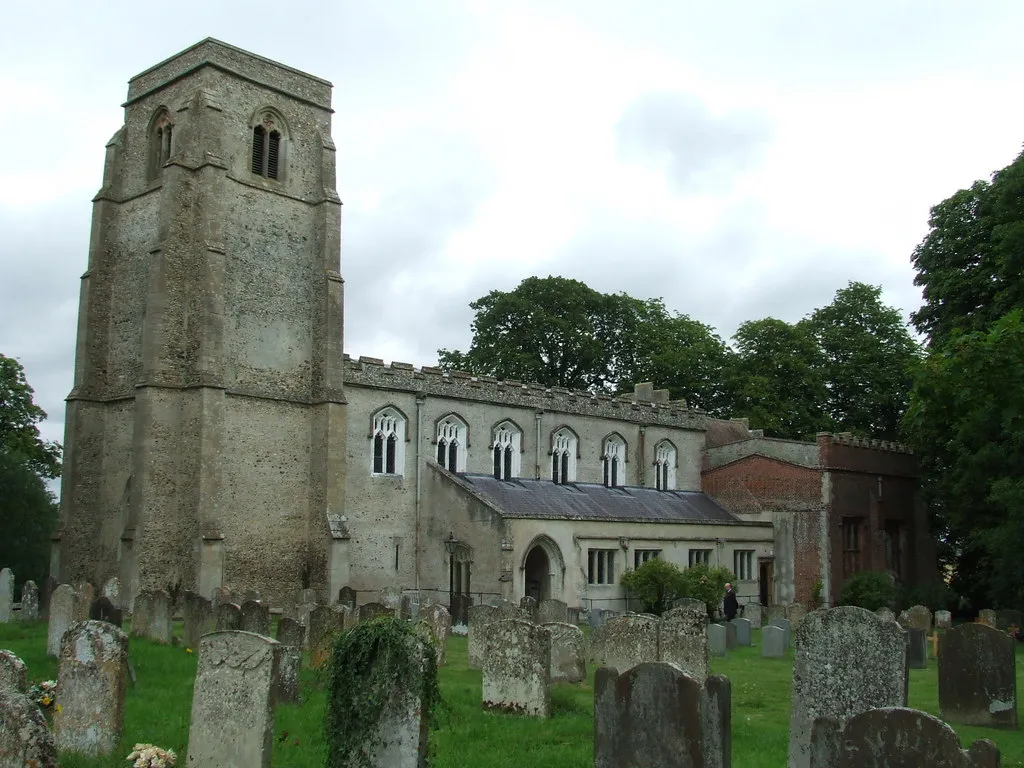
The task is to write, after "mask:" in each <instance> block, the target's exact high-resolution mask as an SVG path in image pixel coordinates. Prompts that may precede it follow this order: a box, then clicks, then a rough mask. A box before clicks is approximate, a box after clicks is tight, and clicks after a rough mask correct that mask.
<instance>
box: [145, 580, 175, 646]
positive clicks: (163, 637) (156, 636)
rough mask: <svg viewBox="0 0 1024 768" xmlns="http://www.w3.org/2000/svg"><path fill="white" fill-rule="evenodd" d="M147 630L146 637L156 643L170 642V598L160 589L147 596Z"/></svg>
mask: <svg viewBox="0 0 1024 768" xmlns="http://www.w3.org/2000/svg"><path fill="white" fill-rule="evenodd" d="M149 600H150V603H149V629H148V631H147V632H146V637H148V638H149V639H150V640H152V641H154V642H157V643H164V644H168V643H170V642H171V637H172V635H171V598H170V597H169V596H168V595H167V593H166V592H164V591H163V590H162V589H158V590H156V591H155V592H152V593H150V596H149Z"/></svg>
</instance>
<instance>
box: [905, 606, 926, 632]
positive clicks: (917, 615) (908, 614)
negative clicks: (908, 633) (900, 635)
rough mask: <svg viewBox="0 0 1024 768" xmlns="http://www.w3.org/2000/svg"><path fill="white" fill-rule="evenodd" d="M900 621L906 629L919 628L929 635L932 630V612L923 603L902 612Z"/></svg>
mask: <svg viewBox="0 0 1024 768" xmlns="http://www.w3.org/2000/svg"><path fill="white" fill-rule="evenodd" d="M899 623H900V626H901V627H903V628H904V629H911V628H913V629H919V630H921V631H922V632H923V633H924V634H926V635H928V634H931V631H932V612H931V611H929V610H928V609H927V608H926V607H924V606H923V605H914V606H911V607H910V608H908V609H907V610H905V611H903V612H902V613H900V618H899Z"/></svg>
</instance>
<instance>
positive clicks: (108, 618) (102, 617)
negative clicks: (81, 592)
mask: <svg viewBox="0 0 1024 768" xmlns="http://www.w3.org/2000/svg"><path fill="white" fill-rule="evenodd" d="M89 619H90V620H92V621H105V622H107V624H113V625H114V626H115V627H117V628H118V629H120V628H121V622H122V621H123V619H124V617H123V616H122V615H121V610H120V609H119V608H115V607H114V605H113V603H111V602H110V599H109V598H107V597H104V596H103V595H100V596H99V597H97V598H96V599H95V600H93V601H92V605H91V606H90V607H89Z"/></svg>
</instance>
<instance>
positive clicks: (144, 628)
mask: <svg viewBox="0 0 1024 768" xmlns="http://www.w3.org/2000/svg"><path fill="white" fill-rule="evenodd" d="M152 615H153V596H152V593H150V592H139V594H137V595H136V596H135V601H134V602H133V603H132V626H131V630H130V632H131V636H132V637H148V636H149V627H150V623H151V621H152Z"/></svg>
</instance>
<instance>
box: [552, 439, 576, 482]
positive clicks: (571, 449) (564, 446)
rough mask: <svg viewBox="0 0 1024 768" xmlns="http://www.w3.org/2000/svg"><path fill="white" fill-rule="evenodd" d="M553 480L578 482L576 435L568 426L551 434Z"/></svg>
mask: <svg viewBox="0 0 1024 768" xmlns="http://www.w3.org/2000/svg"><path fill="white" fill-rule="evenodd" d="M551 482H553V483H558V484H561V485H564V484H565V483H574V482H576V435H575V434H573V432H572V430H570V429H568V428H567V427H563V428H562V429H559V430H558V431H556V432H555V433H554V434H553V435H551Z"/></svg>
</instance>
